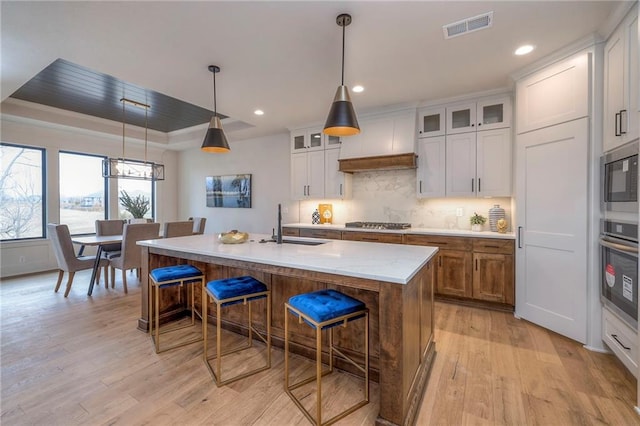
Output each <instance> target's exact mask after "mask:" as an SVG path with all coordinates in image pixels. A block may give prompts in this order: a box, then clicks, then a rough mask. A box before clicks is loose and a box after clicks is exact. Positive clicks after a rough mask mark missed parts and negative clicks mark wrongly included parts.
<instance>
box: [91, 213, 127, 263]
mask: <svg viewBox="0 0 640 426" xmlns="http://www.w3.org/2000/svg"><path fill="white" fill-rule="evenodd" d="M124 224H125V221H124V220H122V219H112V220H96V236H98V237H99V236H102V235H122V231H123V229H124ZM121 246H122V244H121V243H117V244H106V245H104V246H102V252H103V253H104V254H105V257H107V258H110V257H114V256H117V255H118V254H119V252H120V248H121Z"/></svg>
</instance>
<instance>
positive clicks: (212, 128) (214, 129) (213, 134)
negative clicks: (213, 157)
mask: <svg viewBox="0 0 640 426" xmlns="http://www.w3.org/2000/svg"><path fill="white" fill-rule="evenodd" d="M200 149H201V150H202V151H204V152H212V153H224V152H229V151H230V150H231V149H230V148H229V143H228V142H227V137H226V136H225V135H224V131H223V130H222V122H221V121H220V118H219V117H217V116H215V117H213V118H212V119H211V123H210V124H209V129H208V130H207V134H206V135H205V137H204V142H202V147H201V148H200Z"/></svg>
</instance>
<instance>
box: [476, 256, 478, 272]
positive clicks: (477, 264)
mask: <svg viewBox="0 0 640 426" xmlns="http://www.w3.org/2000/svg"><path fill="white" fill-rule="evenodd" d="M477 270H478V259H476V271H477Z"/></svg>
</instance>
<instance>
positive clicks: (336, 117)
mask: <svg viewBox="0 0 640 426" xmlns="http://www.w3.org/2000/svg"><path fill="white" fill-rule="evenodd" d="M323 133H324V134H325V135H329V136H354V135H357V134H358V133H360V126H359V125H358V118H357V117H356V112H355V110H354V109H353V104H352V103H351V98H350V97H349V89H348V88H347V86H339V87H338V90H337V91H336V96H335V97H334V99H333V103H332V104H331V109H330V110H329V115H328V116H327V121H326V122H325V124H324V130H323Z"/></svg>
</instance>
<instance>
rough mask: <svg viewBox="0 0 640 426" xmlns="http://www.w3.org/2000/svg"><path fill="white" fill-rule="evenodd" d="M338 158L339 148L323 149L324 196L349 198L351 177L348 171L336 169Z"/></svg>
mask: <svg viewBox="0 0 640 426" xmlns="http://www.w3.org/2000/svg"><path fill="white" fill-rule="evenodd" d="M339 158H340V149H339V148H333V149H327V150H325V151H324V198H339V199H346V198H351V195H352V187H351V182H352V180H353V178H352V175H351V174H350V173H342V172H341V171H339V170H338V167H339V165H340V163H338V159H339Z"/></svg>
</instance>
